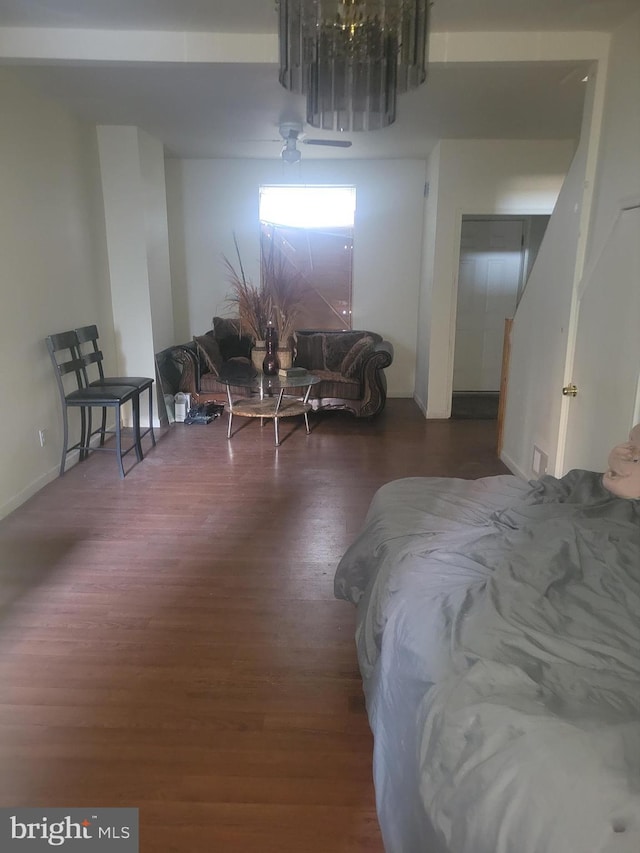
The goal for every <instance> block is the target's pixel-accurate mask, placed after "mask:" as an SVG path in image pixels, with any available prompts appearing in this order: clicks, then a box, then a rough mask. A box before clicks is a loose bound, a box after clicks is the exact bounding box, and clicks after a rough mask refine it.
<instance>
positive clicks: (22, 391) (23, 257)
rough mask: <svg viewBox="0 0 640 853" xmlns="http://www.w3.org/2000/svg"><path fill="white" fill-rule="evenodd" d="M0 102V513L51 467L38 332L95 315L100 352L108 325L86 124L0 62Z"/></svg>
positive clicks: (55, 456)
mask: <svg viewBox="0 0 640 853" xmlns="http://www.w3.org/2000/svg"><path fill="white" fill-rule="evenodd" d="M0 103H2V133H1V134H0V186H1V187H2V192H1V193H0V223H1V226H0V269H1V274H0V295H1V299H2V310H1V311H0V341H1V342H2V358H0V399H2V417H1V418H0V461H1V476H0V516H4V515H6V514H7V513H8V512H10V511H11V510H12V509H14V508H15V507H16V506H18V505H19V504H20V503H22V502H23V501H24V500H26V499H27V498H28V497H30V496H31V495H32V494H33V493H35V492H36V491H37V490H38V489H39V488H41V487H42V486H43V485H44V484H45V483H46V482H48V481H49V480H50V479H53V478H54V477H55V476H56V475H57V470H58V465H59V461H60V451H61V447H62V431H61V424H62V419H61V409H60V402H59V398H58V391H57V388H56V384H55V377H54V373H53V367H52V365H51V363H50V361H49V356H48V353H47V349H46V346H45V342H44V339H45V337H46V335H48V334H52V333H54V332H61V331H64V330H66V329H72V328H75V327H77V326H81V325H85V324H88V323H96V324H97V325H98V327H99V329H100V331H101V333H102V334H104V335H106V337H107V347H106V353H105V354H106V356H107V357H108V356H109V355H113V353H112V351H111V350H110V349H109V345H108V341H109V340H112V339H113V326H112V321H111V316H110V309H109V290H108V280H107V275H106V260H105V249H104V221H103V219H102V213H101V198H100V184H99V174H98V159H97V147H96V132H95V127H93V126H88V125H85V124H83V123H81V122H79V121H77V120H75V119H73V118H71V117H70V116H69V115H68V114H67V113H66V112H65V111H64V110H63V109H61V108H60V107H59V106H57V105H55V104H53V103H50V102H49V101H46V100H44V99H42V98H40V97H38V96H37V95H35V94H34V93H33V92H32V91H31V90H29V89H28V88H26V87H25V86H24V85H23V84H21V83H20V82H19V81H18V80H17V78H16V77H15V76H14V75H13V73H12V72H11V71H9V70H7V69H0ZM41 427H43V428H45V429H46V430H47V441H46V445H45V447H44V448H41V447H40V444H39V441H38V429H39V428H41ZM114 470H115V468H114Z"/></svg>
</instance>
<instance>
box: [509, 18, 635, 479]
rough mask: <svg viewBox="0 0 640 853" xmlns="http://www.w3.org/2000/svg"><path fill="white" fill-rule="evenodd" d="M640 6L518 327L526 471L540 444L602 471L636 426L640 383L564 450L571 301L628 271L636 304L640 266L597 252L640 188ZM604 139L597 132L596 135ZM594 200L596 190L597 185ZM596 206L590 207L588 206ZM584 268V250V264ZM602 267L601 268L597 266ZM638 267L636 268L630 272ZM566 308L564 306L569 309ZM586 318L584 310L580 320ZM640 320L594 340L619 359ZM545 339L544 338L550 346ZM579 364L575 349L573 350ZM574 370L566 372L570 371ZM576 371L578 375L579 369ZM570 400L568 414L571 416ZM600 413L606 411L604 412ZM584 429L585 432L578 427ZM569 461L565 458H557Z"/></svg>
mask: <svg viewBox="0 0 640 853" xmlns="http://www.w3.org/2000/svg"><path fill="white" fill-rule="evenodd" d="M639 44H640V12H638V13H636V14H634V15H633V16H632V17H631V18H630V19H628V21H627V22H625V24H624V25H623V26H621V27H620V28H619V29H618V30H617V31H616V32H615V33H614V34H613V36H612V41H611V48H610V53H609V60H608V70H607V74H606V88H605V90H604V91H605V95H604V111H603V124H602V132H601V134H600V139H599V146H598V145H595V147H594V140H593V130H592V131H591V138H590V139H587V130H586V129H585V131H583V140H582V142H581V149H582V150H581V151H580V150H579V152H578V155H577V156H576V159H575V161H574V163H573V164H572V167H571V171H570V174H569V177H568V179H567V182H566V185H565V187H564V188H563V191H562V195H561V199H560V200H559V203H558V208H557V211H556V212H554V214H553V216H552V217H551V221H550V224H549V229H548V231H547V235H546V236H545V239H544V241H543V244H542V247H541V249H540V252H539V254H538V258H537V260H536V263H535V266H534V268H533V271H532V275H531V280H530V282H529V285H528V288H527V293H526V294H525V297H526V298H525V299H523V300H522V302H521V304H520V306H519V309H518V312H517V314H516V320H515V323H514V330H513V343H512V352H511V370H510V374H509V391H508V397H507V412H506V418H505V431H504V454H503V457H504V460H505V462H506V463H507V464H508V465H509V466H510V467H511V468H512V469H513V470H515V471H518V472H520V473H523V474H524V475H525V476H529V475H530V474H531V457H532V452H533V443H537V444H538V445H539V446H541V447H542V448H543V449H544V450H545V452H547V453H548V454H549V470H550V471H551V472H554V473H556V474H557V475H560V474H562V473H564V472H565V471H566V469H567V465H569V466H570V467H585V468H595V470H601V469H602V467H603V466H604V464H605V462H606V458H605V456H604V455H603V454H604V451H603V450H602V448H603V447H612V446H613V445H614V444H616V443H618V442H620V441H623V440H625V439H626V435H627V432H628V430H629V428H630V426H631V424H630V423H629V411H630V409H632V408H633V406H630V405H629V401H630V399H631V397H633V396H634V395H636V393H637V392H636V389H634V388H630V389H628V393H629V397H625V398H621V399H620V402H619V406H618V408H617V411H615V412H612V411H611V402H610V403H609V405H608V407H607V412H603V413H602V414H603V417H602V419H601V420H599V422H598V423H593V422H591V423H589V424H584V425H582V427H581V425H580V423H574V424H573V426H572V429H573V433H572V434H567V445H568V446H571V447H573V446H574V445H575V446H578V445H579V447H580V452H579V454H577V455H576V454H575V453H574V452H572V453H571V454H569V456H568V457H567V460H566V464H565V460H564V459H563V453H564V446H563V443H562V442H563V441H564V436H563V433H562V417H561V414H562V413H561V412H560V411H559V410H560V407H561V406H565V407H566V406H571V401H569V400H565V401H563V399H562V398H561V397H560V395H559V389H561V388H562V385H563V384H564V379H565V378H567V377H566V370H565V359H564V358H563V356H562V350H563V348H564V349H567V350H568V351H569V356H570V352H571V342H570V341H569V342H567V341H566V333H567V330H566V324H565V323H564V322H559V320H560V319H561V318H562V319H564V318H566V317H567V311H566V306H567V303H568V302H569V301H570V300H571V298H572V288H573V286H575V287H576V289H577V290H581V289H583V288H586V289H588V290H589V298H590V299H591V300H592V301H596V302H597V301H598V300H599V299H603V300H604V302H606V299H607V297H606V293H607V288H608V287H609V283H610V282H611V281H614V280H615V281H616V285H617V286H618V287H620V286H625V285H624V284H621V275H620V273H621V272H622V273H623V274H624V281H626V282H627V284H626V286H627V287H629V300H628V302H629V305H632V304H633V299H632V289H633V288H636V289H637V287H638V278H637V271H635V272H634V271H633V270H632V271H629V270H628V269H627V270H623V271H621V270H619V269H618V268H617V260H616V258H615V257H612V256H611V253H607V268H606V269H603V268H602V264H597V265H596V261H597V259H598V258H599V256H600V253H601V252H602V249H603V246H604V245H605V240H606V238H607V236H608V235H609V233H610V231H611V228H612V226H613V223H614V221H615V219H616V216H617V214H618V211H619V210H620V206H621V205H622V204H624V202H625V199H629V198H635V200H636V202H637V199H638V196H639V195H640V50H638V45H639ZM588 142H589V143H590V144H591V148H592V150H595V151H597V152H598V156H597V163H596V180H595V191H594V193H593V201H592V208H591V211H590V214H591V215H590V221H591V227H590V229H588V230H587V228H586V225H583V226H582V230H583V232H586V245H585V247H584V270H585V275H586V279H585V281H580V280H579V278H578V280H576V276H574V270H575V269H576V252H577V251H578V252H579V241H580V236H579V235H578V234H577V231H576V229H577V227H578V225H577V219H578V216H579V214H581V213H582V208H583V204H584V203H585V195H586V194H587V193H588V189H589V185H588V183H587V186H586V189H585V186H584V180H585V168H586V167H585V158H586V156H587V153H586V151H585V148H586V145H587V143H588ZM596 142H597V140H596ZM587 201H588V194H587ZM588 210H589V209H588V208H587V211H588ZM581 268H582V264H581V263H580V258H578V270H580V269H581ZM596 269H597V276H593V275H591V272H592V271H593V270H596ZM630 272H631V274H629V273H630ZM561 312H562V313H561ZM578 322H579V319H578ZM639 324H640V318H638V322H637V323H636V324H635V325H633V324H632V330H631V331H627V332H624V331H623V329H624V328H625V325H624V324H620V327H619V330H618V334H617V335H615V336H614V337H613V338H612V340H611V341H610V342H608V341H607V340H605V339H603V338H602V336H601V335H602V332H601V333H600V335H599V339H598V340H594V342H593V345H594V346H596V347H600V348H601V349H602V355H603V358H605V359H607V360H609V361H610V362H611V363H614V364H615V358H619V357H622V358H624V353H625V352H626V353H628V354H629V357H630V358H633V357H634V356H633V355H632V354H633V353H634V352H637V340H638V335H639V333H638V328H639ZM540 341H543V343H544V346H543V347H541V346H540ZM568 363H569V365H570V358H569V362H568ZM563 371H565V376H563ZM569 375H570V374H569ZM566 416H567V415H566V409H565V417H566ZM597 418H598V415H597V412H596V419H597ZM581 429H584V432H585V434H584V435H577V434H575V431H576V430H581ZM556 458H558V459H559V460H560V462H559V464H558V465H555V460H556Z"/></svg>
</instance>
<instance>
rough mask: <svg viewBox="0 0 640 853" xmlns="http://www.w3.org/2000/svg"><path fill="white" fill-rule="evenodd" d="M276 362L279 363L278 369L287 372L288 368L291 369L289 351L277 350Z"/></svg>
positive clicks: (291, 360) (291, 359) (291, 354)
mask: <svg viewBox="0 0 640 853" xmlns="http://www.w3.org/2000/svg"><path fill="white" fill-rule="evenodd" d="M278 361H279V362H280V367H282V368H284V369H285V370H287V369H288V368H290V367H293V353H292V352H291V350H290V349H279V350H278Z"/></svg>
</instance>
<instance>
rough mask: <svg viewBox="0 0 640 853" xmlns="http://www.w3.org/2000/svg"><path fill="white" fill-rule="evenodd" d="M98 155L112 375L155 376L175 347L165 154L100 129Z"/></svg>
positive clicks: (130, 133)
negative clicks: (158, 358)
mask: <svg viewBox="0 0 640 853" xmlns="http://www.w3.org/2000/svg"><path fill="white" fill-rule="evenodd" d="M98 148H99V152H100V171H101V178H102V194H103V198H104V211H105V223H106V235H107V252H108V256H109V275H110V285H111V300H112V306H113V323H114V329H115V334H116V354H117V363H116V369H115V370H112V371H111V372H112V373H113V374H118V375H126V376H151V377H153V376H155V361H154V353H155V352H157V351H159V350H160V349H163V348H164V347H166V346H169V345H171V344H172V343H174V341H173V310H172V302H171V291H170V276H169V242H168V225H167V213H166V192H165V178H164V152H163V147H162V145H161V143H159V142H157V141H156V140H154V139H153V138H152V137H150V136H148V134H145V133H143V132H141V131H139V130H138V128H135V127H117V126H100V127H98ZM130 419H131V414H130V412H128V413H126V414H125V420H126V422H127V423H129V424H130V423H131V420H130ZM147 419H148V416H147V409H146V408H145V407H144V405H143V408H142V411H141V414H140V420H141V422H142V423H145V424H146V422H147Z"/></svg>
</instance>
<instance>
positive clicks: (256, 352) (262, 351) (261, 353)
mask: <svg viewBox="0 0 640 853" xmlns="http://www.w3.org/2000/svg"><path fill="white" fill-rule="evenodd" d="M266 354H267V345H266V343H265V342H264V341H256V342H255V344H254V345H253V348H252V350H251V363H252V364H253V366H254V367H255V369H256V370H262V362H263V361H264V357H265V355H266Z"/></svg>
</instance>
